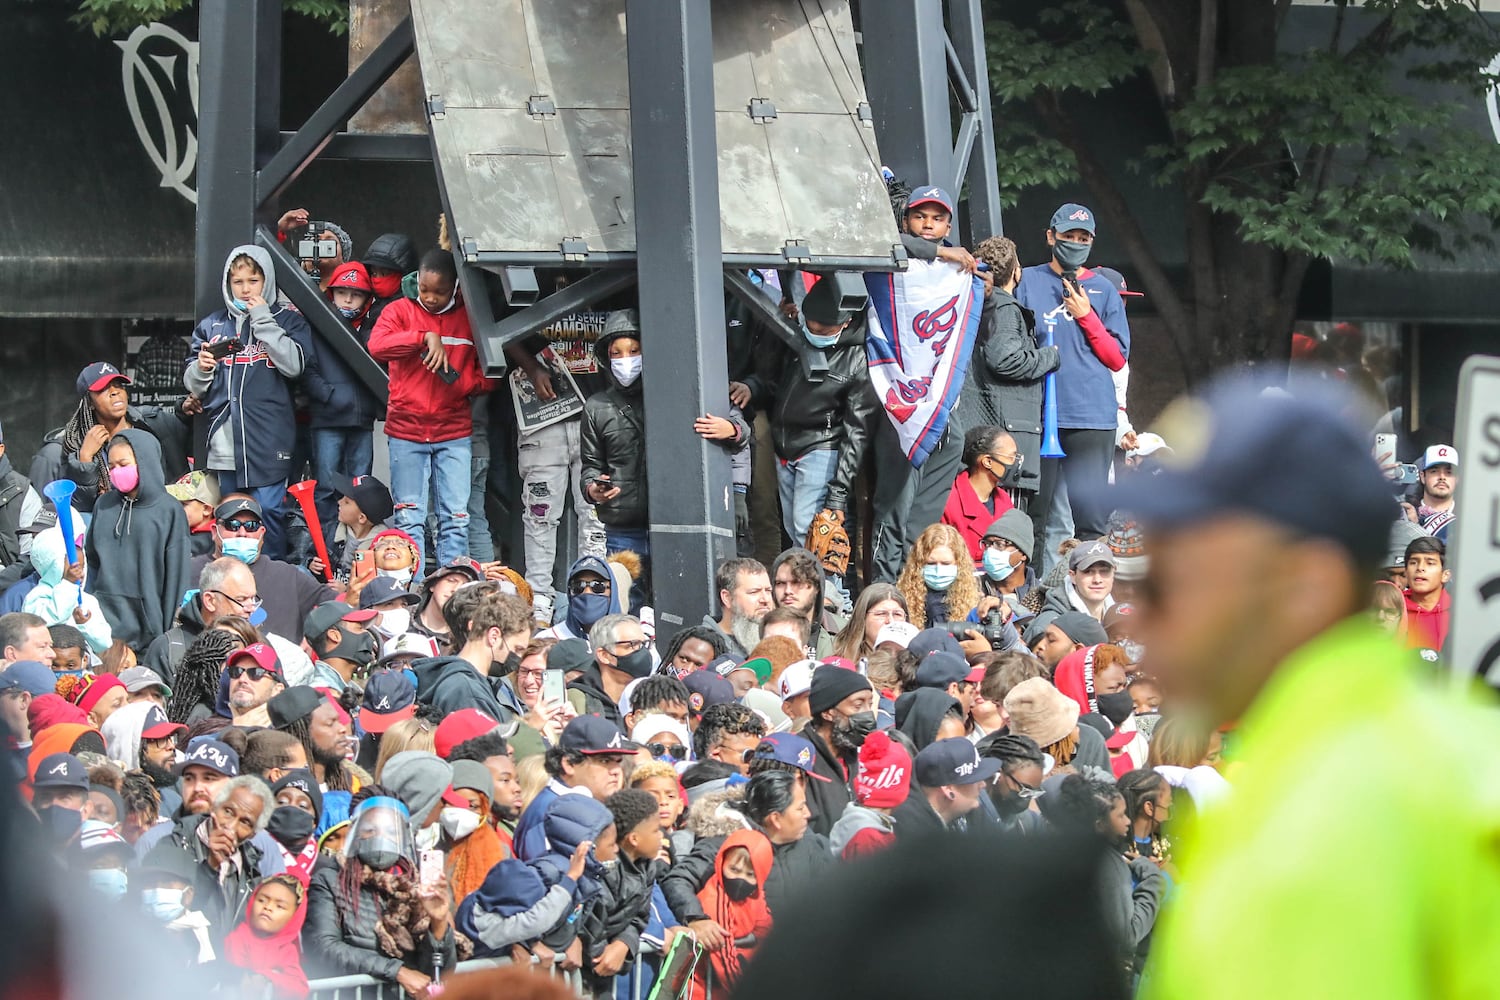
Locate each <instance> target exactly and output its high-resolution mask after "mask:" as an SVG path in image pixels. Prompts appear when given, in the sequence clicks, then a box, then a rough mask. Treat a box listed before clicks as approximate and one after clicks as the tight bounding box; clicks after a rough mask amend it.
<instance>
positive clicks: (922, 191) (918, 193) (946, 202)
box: [906, 185, 953, 215]
mask: <svg viewBox="0 0 1500 1000" xmlns="http://www.w3.org/2000/svg"><path fill="white" fill-rule="evenodd" d="M918 205H941V206H942V207H943V210H944V211H946V212H947V213H948V214H949V215H952V214H953V198H952V197H951V196H949V194H948V192H947V191H944V190H943V189H942V188H940V187H936V186H933V185H928V186H927V187H919V188H917V189H916V190H915V191H913V192H912V193H911V194H909V195H907V196H906V211H908V212H910V211H911V210H912V209H914V208H916V207H917V206H918Z"/></svg>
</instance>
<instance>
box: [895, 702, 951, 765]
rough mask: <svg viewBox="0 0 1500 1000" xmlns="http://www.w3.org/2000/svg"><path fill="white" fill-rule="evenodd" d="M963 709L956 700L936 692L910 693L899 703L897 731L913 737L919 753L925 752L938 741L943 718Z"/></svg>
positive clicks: (897, 708)
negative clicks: (953, 711)
mask: <svg viewBox="0 0 1500 1000" xmlns="http://www.w3.org/2000/svg"><path fill="white" fill-rule="evenodd" d="M962 707H963V706H962V705H961V704H960V703H959V701H958V699H957V698H954V697H953V696H952V695H950V694H949V693H948V692H946V691H939V690H938V689H937V688H917V689H916V690H915V691H907V692H906V693H905V694H903V695H902V696H901V697H899V698H897V699H896V728H897V729H899V730H901V731H902V732H903V733H905V734H906V735H907V736H910V737H911V741H912V742H913V743H915V744H916V745H917V749H918V750H922V749H925V748H926V747H927V746H928V745H930V744H931V743H932V742H933V741H934V740H936V739H937V731H938V726H940V725H942V722H943V716H945V715H947V714H948V712H949V711H951V710H953V709H955V708H962Z"/></svg>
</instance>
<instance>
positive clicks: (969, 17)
mask: <svg viewBox="0 0 1500 1000" xmlns="http://www.w3.org/2000/svg"><path fill="white" fill-rule="evenodd" d="M980 8H981V3H980V0H949V8H948V9H949V22H950V31H949V34H950V36H951V37H952V39H953V48H954V49H955V50H956V51H957V53H958V62H959V65H960V66H962V67H963V70H964V73H965V74H966V75H967V76H968V79H969V83H970V85H971V86H972V87H973V92H974V95H975V98H976V104H977V108H976V112H977V114H978V116H979V135H978V136H977V138H976V139H975V142H974V149H973V152H972V153H971V154H970V156H969V164H968V172H967V174H966V175H965V178H966V179H967V181H968V189H967V191H966V192H964V193H960V192H959V191H958V190H954V191H953V192H952V194H953V197H955V198H962V199H963V202H964V207H963V219H962V220H961V221H962V222H963V232H964V233H965V234H966V236H967V238H968V239H969V240H970V245H971V246H972V245H973V244H977V243H978V242H979V241H980V240H983V239H987V238H989V237H991V236H1000V235H1002V234H1003V233H1004V229H1003V228H1002V227H1001V220H1000V172H999V170H998V169H997V168H996V166H995V123H994V118H993V115H992V113H991V110H990V80H989V69H988V66H989V60H988V59H987V58H986V56H985V51H984V12H983V11H982V10H981V9H980ZM958 166H960V167H962V164H959V165H958ZM958 186H961V185H955V187H958Z"/></svg>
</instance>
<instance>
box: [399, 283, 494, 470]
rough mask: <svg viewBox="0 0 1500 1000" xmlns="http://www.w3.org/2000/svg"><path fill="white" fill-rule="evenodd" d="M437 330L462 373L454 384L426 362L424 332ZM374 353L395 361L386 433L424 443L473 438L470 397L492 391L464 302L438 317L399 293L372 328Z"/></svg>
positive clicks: (450, 362)
mask: <svg viewBox="0 0 1500 1000" xmlns="http://www.w3.org/2000/svg"><path fill="white" fill-rule="evenodd" d="M428 330H436V331H437V333H438V335H439V336H440V337H442V338H443V347H444V348H445V349H446V350H447V351H448V364H449V365H450V366H452V367H453V368H454V370H456V371H457V372H458V373H459V375H458V378H457V379H455V380H454V381H453V384H452V385H449V384H448V383H447V382H444V381H443V380H442V379H440V378H438V377H437V376H436V375H435V374H433V373H432V372H430V371H428V370H427V369H426V367H424V366H423V364H422V351H423V347H422V335H423V334H424V333H425V332H427V331H428ZM369 347H370V355H371V357H373V358H375V359H376V360H377V361H385V362H387V363H389V365H390V375H391V391H390V400H391V401H390V406H389V407H388V409H387V410H386V420H385V432H386V434H387V435H388V436H390V437H393V438H400V439H401V440H403V441H418V442H422V443H424V444H426V443H433V442H440V441H452V440H455V439H456V438H461V437H468V436H469V434H471V433H472V432H473V430H474V421H473V418H472V416H471V415H470V410H469V397H471V396H474V395H476V394H478V393H481V392H488V391H489V388H490V384H489V381H488V380H487V379H486V378H485V377H484V375H483V373H482V372H481V371H480V369H479V355H478V353H477V352H476V351H475V350H474V335H473V334H472V333H471V332H470V331H469V316H468V313H466V312H465V311H464V307H463V303H462V302H459V303H458V304H457V305H455V306H454V307H453V308H452V309H450V310H448V311H447V312H445V313H443V314H442V315H439V316H434V315H433V314H432V313H429V312H428V311H427V310H425V309H423V308H422V306H421V305H420V304H419V303H418V302H417V300H416V299H408V298H400V299H397V300H396V301H394V302H392V303H391V304H390V305H388V306H386V307H385V310H384V311H383V312H381V314H380V319H379V320H378V321H377V322H376V324H375V329H374V330H372V331H370V345H369Z"/></svg>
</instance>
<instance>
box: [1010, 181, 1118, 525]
mask: <svg viewBox="0 0 1500 1000" xmlns="http://www.w3.org/2000/svg"><path fill="white" fill-rule="evenodd" d="M1095 232H1096V225H1095V220H1094V213H1093V211H1092V210H1091V209H1089V208H1086V207H1085V206H1083V205H1076V204H1067V205H1064V206H1062V207H1061V208H1059V209H1058V210H1057V211H1056V212H1054V213H1052V224H1051V226H1050V227H1049V228H1048V229H1047V245H1048V246H1049V247H1051V248H1052V259H1051V260H1049V261H1048V262H1047V263H1045V264H1038V265H1036V266H1035V267H1028V268H1025V269H1024V270H1022V272H1021V283H1020V284H1019V285H1017V286H1016V298H1017V299H1019V300H1020V302H1021V305H1023V306H1025V307H1026V308H1027V309H1030V310H1031V311H1032V312H1034V313H1035V314H1036V324H1037V339H1038V340H1040V341H1042V342H1043V343H1048V344H1054V345H1056V347H1057V350H1058V356H1059V358H1060V359H1061V360H1060V365H1059V367H1058V369H1057V378H1056V381H1055V383H1054V385H1053V388H1052V391H1053V392H1055V393H1056V395H1057V399H1056V404H1057V431H1058V439H1059V442H1060V443H1061V444H1062V450H1063V452H1064V454H1065V455H1066V456H1067V457H1066V458H1064V459H1044V460H1043V462H1042V482H1041V489H1040V490H1039V491H1038V493H1037V496H1036V500H1035V501H1034V503H1035V506H1034V507H1033V508H1032V520H1033V522H1034V524H1035V526H1036V535H1037V537H1038V538H1045V537H1046V527H1047V525H1046V519H1047V511H1048V510H1049V508H1051V506H1052V494H1053V491H1054V490H1055V489H1056V486H1057V477H1058V476H1059V475H1061V476H1063V478H1064V479H1065V480H1066V481H1067V484H1068V498H1069V500H1070V501H1071V502H1072V505H1073V523H1074V528H1075V530H1074V534H1075V535H1076V536H1077V537H1078V538H1081V539H1083V540H1085V541H1088V540H1091V539H1095V538H1098V537H1100V536H1101V535H1103V534H1104V531H1105V522H1106V521H1107V520H1108V518H1109V511H1110V508H1109V504H1108V502H1107V500H1106V499H1105V496H1104V489H1103V487H1104V485H1105V483H1107V482H1108V479H1109V464H1110V461H1111V460H1112V459H1113V458H1114V448H1115V425H1116V422H1117V419H1118V412H1119V406H1118V404H1117V403H1116V401H1115V384H1114V378H1113V373H1114V372H1117V371H1119V370H1120V369H1121V368H1123V367H1125V362H1126V360H1128V358H1129V357H1130V325H1129V324H1128V323H1127V322H1126V321H1125V305H1124V301H1123V300H1122V299H1121V298H1120V293H1119V291H1118V290H1117V289H1116V288H1115V286H1114V285H1113V284H1112V283H1111V282H1110V281H1109V279H1108V278H1106V277H1104V276H1103V275H1102V274H1099V273H1098V272H1097V271H1091V270H1089V269H1088V268H1087V267H1085V266H1084V264H1085V262H1086V261H1087V260H1088V259H1089V251H1090V250H1092V249H1093V245H1094V235H1095ZM1044 412H1045V408H1044Z"/></svg>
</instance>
